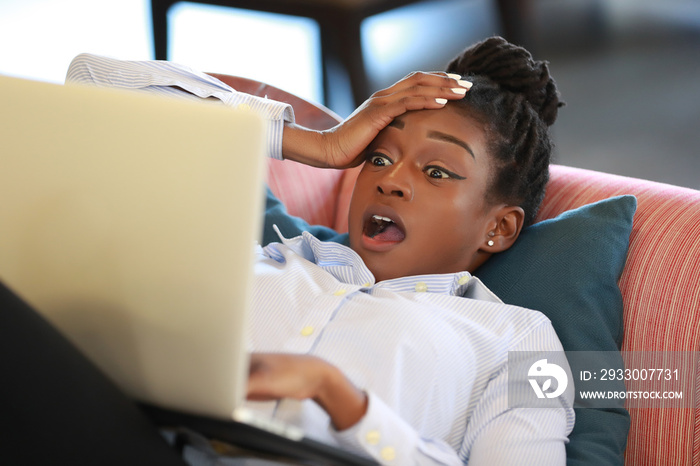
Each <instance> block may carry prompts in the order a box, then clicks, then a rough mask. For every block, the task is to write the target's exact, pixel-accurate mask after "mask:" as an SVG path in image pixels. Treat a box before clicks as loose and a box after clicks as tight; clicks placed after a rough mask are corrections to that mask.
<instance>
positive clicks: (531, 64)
mask: <svg viewBox="0 0 700 466" xmlns="http://www.w3.org/2000/svg"><path fill="white" fill-rule="evenodd" d="M446 71H447V72H449V73H455V74H459V75H460V76H463V77H464V78H465V79H468V80H470V81H472V83H473V86H472V88H471V90H470V91H469V92H467V95H466V96H465V98H463V99H459V100H456V101H451V103H450V104H448V105H451V106H454V107H456V108H458V109H461V111H463V112H464V113H465V114H466V115H467V116H469V117H471V118H473V119H475V120H476V121H478V122H479V123H481V124H482V125H483V128H484V132H485V135H486V138H487V144H488V152H489V154H490V156H491V158H492V167H493V170H492V174H491V180H490V182H489V188H488V191H487V193H486V196H487V202H491V203H499V202H506V203H508V204H509V205H517V206H520V207H521V208H522V209H523V211H524V212H525V225H529V224H531V223H533V222H534V220H535V217H536V216H537V211H538V209H539V206H540V204H541V203H542V199H543V198H544V192H545V188H546V185H547V181H548V180H549V163H550V159H551V153H552V141H551V138H550V135H549V126H551V125H552V124H553V123H554V121H555V120H556V119H557V113H558V110H559V107H561V106H563V105H564V104H563V102H561V101H560V100H559V93H558V92H557V87H556V84H555V83H554V80H553V79H552V77H551V76H550V75H549V68H548V66H547V63H546V62H542V61H535V60H533V59H532V55H530V52H528V51H527V50H525V49H524V48H522V47H519V46H517V45H513V44H511V43H509V42H508V41H506V40H505V39H503V38H501V37H491V38H489V39H486V40H484V41H482V42H479V43H477V44H475V45H473V46H471V47H469V48H467V49H466V50H465V51H464V52H462V53H461V54H460V55H458V56H457V57H455V58H454V59H453V60H452V61H451V62H450V63H449V65H448V66H447V70H446Z"/></svg>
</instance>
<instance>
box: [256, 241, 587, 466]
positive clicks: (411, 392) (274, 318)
mask: <svg viewBox="0 0 700 466" xmlns="http://www.w3.org/2000/svg"><path fill="white" fill-rule="evenodd" d="M255 275H256V281H255V294H254V309H255V312H254V315H253V316H252V326H251V342H252V350H253V351H259V352H287V353H297V354H310V355H315V356H318V357H321V358H322V359H325V360H327V361H329V362H331V363H332V364H334V365H336V366H337V367H339V368H341V369H342V370H343V372H344V373H345V374H346V375H347V376H348V378H349V379H350V380H351V381H352V382H353V383H354V384H355V385H356V386H358V387H360V388H362V389H364V390H366V391H367V393H368V394H369V408H368V412H367V414H366V415H365V416H364V418H363V419H362V420H361V421H360V422H359V423H358V424H357V425H355V426H353V427H352V428H350V429H348V430H345V431H342V432H336V431H334V430H333V429H332V427H331V426H330V423H329V419H328V416H327V415H326V414H325V413H324V412H323V411H322V410H321V409H320V408H319V407H318V406H317V405H315V404H314V403H313V402H311V401H308V400H307V401H305V402H297V401H290V400H284V401H282V402H279V403H274V402H269V403H249V406H248V407H249V408H251V409H255V410H258V411H260V412H261V413H263V414H265V415H269V416H274V417H276V418H279V419H281V420H284V421H286V422H290V423H293V424H296V425H299V426H301V427H302V428H304V429H305V430H306V431H307V433H310V434H311V435H313V436H315V437H316V438H317V439H318V440H321V441H324V442H327V443H331V444H336V445H338V446H340V447H344V448H348V449H351V450H354V451H356V452H360V453H364V454H366V455H369V456H372V457H373V458H375V459H376V460H377V461H379V462H381V463H384V464H396V465H410V464H419V465H423V464H431V465H432V464H463V463H467V462H469V464H488V465H489V466H490V465H501V464H537V465H546V464H564V463H565V461H566V453H565V448H564V444H565V442H566V436H567V435H568V433H569V432H570V431H571V429H572V428H573V422H574V414H573V409H572V408H571V399H570V398H567V397H568V395H567V396H565V397H563V398H562V399H561V406H562V408H558V409H533V408H517V407H516V408H513V407H509V406H508V392H507V388H508V386H507V382H508V370H507V369H508V368H507V365H506V362H507V358H508V352H509V351H563V350H562V348H561V344H560V343H559V340H558V338H557V336H556V334H555V333H554V330H553V329H552V327H551V325H550V323H549V320H548V319H547V318H546V317H545V316H544V315H542V314H541V313H539V312H535V311H531V310H527V309H522V308H518V307H515V306H509V305H505V304H502V303H501V302H500V300H498V299H497V298H496V297H495V296H494V295H493V294H492V293H491V292H490V291H489V290H488V289H487V288H486V287H485V286H484V285H483V284H482V283H481V282H480V281H479V279H478V278H476V277H472V276H471V275H470V274H469V273H468V272H460V273H456V274H445V275H422V276H413V277H403V278H397V279H393V280H387V281H382V282H379V283H375V281H374V277H373V275H372V273H371V272H370V271H369V269H367V267H366V266H365V264H364V263H363V262H362V259H361V258H360V257H359V256H358V255H357V254H356V253H355V252H354V251H353V250H352V249H350V248H348V247H346V246H343V245H340V244H335V243H326V242H321V241H319V240H318V239H316V238H314V237H313V236H312V235H310V234H308V233H304V234H303V235H302V236H300V237H297V238H294V239H290V240H283V242H282V243H273V244H270V245H268V246H266V247H265V248H264V249H263V248H260V249H259V250H258V261H257V265H256V274H255ZM527 389H528V390H530V387H529V386H528V387H527ZM392 458H393V459H392ZM387 459H391V461H387Z"/></svg>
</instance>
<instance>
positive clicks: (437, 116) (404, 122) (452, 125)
mask: <svg viewBox="0 0 700 466" xmlns="http://www.w3.org/2000/svg"><path fill="white" fill-rule="evenodd" d="M392 128H393V129H398V130H399V131H392V130H391V129H392ZM382 133H386V134H392V135H393V136H395V137H401V138H406V137H413V138H416V137H418V138H421V139H431V138H432V139H435V135H436V134H439V135H442V136H449V137H452V138H455V139H457V140H459V141H462V142H464V143H466V144H467V145H468V146H469V147H470V148H471V149H472V150H473V152H474V153H476V152H482V153H483V151H484V148H485V147H486V131H485V129H484V125H483V124H482V123H481V122H480V121H479V120H478V119H477V118H475V117H474V116H472V115H471V114H470V113H469V111H468V110H467V109H463V108H456V107H454V106H450V105H447V106H446V107H443V108H441V109H437V110H413V111H409V112H406V113H404V114H403V115H400V116H398V117H397V118H395V119H394V120H393V121H392V122H391V123H390V124H389V126H388V127H387V128H386V129H385V130H384V131H382ZM382 133H380V135H381V134H382ZM443 139H444V137H443ZM472 155H474V154H472Z"/></svg>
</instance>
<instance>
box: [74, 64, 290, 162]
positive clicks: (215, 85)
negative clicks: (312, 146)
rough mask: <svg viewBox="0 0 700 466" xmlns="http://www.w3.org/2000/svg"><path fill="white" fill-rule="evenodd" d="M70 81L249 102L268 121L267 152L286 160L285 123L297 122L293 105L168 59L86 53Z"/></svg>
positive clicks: (236, 103) (226, 102) (235, 103)
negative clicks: (252, 91) (238, 88)
mask: <svg viewBox="0 0 700 466" xmlns="http://www.w3.org/2000/svg"><path fill="white" fill-rule="evenodd" d="M66 83H69V84H87V85H92V86H97V87H113V88H120V89H130V90H134V91H140V92H148V93H150V94H156V95H164V96H171V97H179V98H185V99H195V100H197V99H209V98H214V99H218V100H220V101H221V102H222V103H223V104H224V105H228V106H231V107H237V106H240V105H245V106H246V107H249V108H251V109H253V110H255V111H256V112H258V113H259V114H260V115H261V116H262V117H263V118H264V119H265V120H266V121H267V122H268V124H267V155H268V157H271V158H276V159H282V133H283V129H284V123H285V122H294V112H293V110H292V107H291V105H289V104H286V103H283V102H277V101H274V100H270V99H266V98H264V97H258V96H253V95H249V94H245V93H243V92H238V91H236V90H235V89H233V88H232V87H230V86H228V85H227V84H225V83H223V82H221V81H219V80H218V79H216V78H214V77H213V76H209V75H207V74H205V73H201V72H198V71H195V70H193V69H191V68H188V67H186V66H183V65H179V64H176V63H171V62H168V61H156V60H150V61H127V60H118V59H114V58H110V57H104V56H99V55H92V54H88V53H83V54H80V55H78V56H77V57H75V58H74V59H73V61H72V62H71V64H70V66H69V68H68V72H67V74H66Z"/></svg>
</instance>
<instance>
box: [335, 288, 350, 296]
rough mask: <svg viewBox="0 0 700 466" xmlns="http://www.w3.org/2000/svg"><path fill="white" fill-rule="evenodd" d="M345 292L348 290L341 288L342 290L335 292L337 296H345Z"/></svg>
mask: <svg viewBox="0 0 700 466" xmlns="http://www.w3.org/2000/svg"><path fill="white" fill-rule="evenodd" d="M345 293H347V290H344V289H342V288H341V289H340V290H336V291H335V293H333V294H334V295H335V296H343V295H344V294H345Z"/></svg>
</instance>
